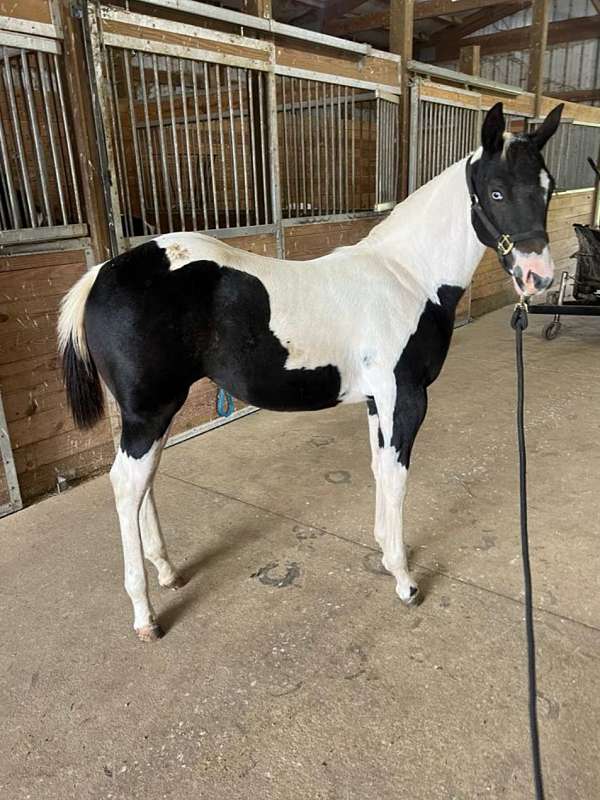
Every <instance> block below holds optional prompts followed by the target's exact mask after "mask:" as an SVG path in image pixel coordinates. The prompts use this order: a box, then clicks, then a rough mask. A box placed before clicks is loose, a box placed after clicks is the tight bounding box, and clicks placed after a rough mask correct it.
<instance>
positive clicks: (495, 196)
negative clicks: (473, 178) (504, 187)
mask: <svg viewBox="0 0 600 800" xmlns="http://www.w3.org/2000/svg"><path fill="white" fill-rule="evenodd" d="M492 200H504V195H503V194H502V192H498V191H495V192H492Z"/></svg>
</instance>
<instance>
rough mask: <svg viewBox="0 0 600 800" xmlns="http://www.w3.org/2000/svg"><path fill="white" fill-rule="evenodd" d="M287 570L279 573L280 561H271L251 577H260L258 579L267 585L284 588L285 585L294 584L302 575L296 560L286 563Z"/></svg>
mask: <svg viewBox="0 0 600 800" xmlns="http://www.w3.org/2000/svg"><path fill="white" fill-rule="evenodd" d="M284 569H285V572H284V574H283V575H281V574H277V572H276V570H279V572H281V570H280V569H279V562H278V561H271V562H270V563H269V564H266V565H265V566H264V567H260V568H259V569H258V570H257V571H256V572H254V573H253V574H252V575H251V576H250V577H251V578H258V580H259V581H260V582H261V583H262V584H264V585H265V586H274V587H275V588H277V589H283V588H284V587H285V586H292V584H294V582H295V581H296V580H297V579H298V578H299V577H300V567H299V566H298V564H297V563H296V562H295V561H289V562H286V563H285V566H284Z"/></svg>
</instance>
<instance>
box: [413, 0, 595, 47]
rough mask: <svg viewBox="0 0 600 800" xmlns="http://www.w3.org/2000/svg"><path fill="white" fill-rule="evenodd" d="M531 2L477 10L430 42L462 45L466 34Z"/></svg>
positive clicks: (432, 36)
mask: <svg viewBox="0 0 600 800" xmlns="http://www.w3.org/2000/svg"><path fill="white" fill-rule="evenodd" d="M598 2H599V3H600V0H598ZM531 3H532V0H517V2H509V3H507V4H505V5H500V6H495V7H494V8H484V9H482V10H481V11H476V12H475V13H474V14H469V16H468V17H463V19H462V20H461V22H460V23H459V24H458V25H453V26H448V27H446V28H442V29H441V30H439V31H436V32H435V33H434V34H432V35H431V36H430V37H429V42H430V43H431V44H434V45H435V44H438V43H444V42H446V43H448V42H450V41H452V42H456V43H458V44H459V46H460V40H461V39H463V38H464V37H465V36H470V35H471V34H472V33H477V31H479V30H481V29H482V28H486V27H487V26H488V25H493V24H494V22H499V21H500V20H501V19H504V17H510V16H511V15H512V14H516V13H517V12H519V11H523V9H525V8H529V6H530V5H531ZM465 46H466V43H465Z"/></svg>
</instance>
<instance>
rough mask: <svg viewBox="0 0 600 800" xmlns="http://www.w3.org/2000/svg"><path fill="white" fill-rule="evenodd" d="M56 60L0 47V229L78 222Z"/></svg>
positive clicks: (70, 147)
mask: <svg viewBox="0 0 600 800" xmlns="http://www.w3.org/2000/svg"><path fill="white" fill-rule="evenodd" d="M71 129H72V126H71V124H70V121H69V115H68V112H67V107H66V105H65V94H64V87H63V79H62V75H61V65H60V61H59V56H57V55H56V54H54V53H46V52H40V51H34V50H24V49H17V48H14V47H0V229H1V230H13V229H23V228H40V227H49V226H62V225H70V224H75V223H81V222H83V217H82V212H81V199H80V191H79V185H78V178H77V172H76V166H75V157H74V152H73V143H72V138H71Z"/></svg>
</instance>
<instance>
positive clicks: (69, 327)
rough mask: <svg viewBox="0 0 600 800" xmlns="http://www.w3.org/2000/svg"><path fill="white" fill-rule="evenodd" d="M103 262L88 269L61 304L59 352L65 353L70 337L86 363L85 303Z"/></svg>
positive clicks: (87, 357)
mask: <svg viewBox="0 0 600 800" xmlns="http://www.w3.org/2000/svg"><path fill="white" fill-rule="evenodd" d="M103 263H104V262H103ZM103 263H102V264H98V265H97V266H95V267H92V269H90V270H88V272H86V273H85V275H84V276H83V277H81V278H80V279H79V280H78V281H77V283H76V284H75V285H74V286H72V287H71V289H70V290H69V291H68V292H67V294H66V295H65V297H64V298H63V300H62V302H61V304H60V316H59V321H58V349H59V352H60V353H61V354H62V353H64V351H65V349H66V347H67V345H68V344H69V339H72V341H73V347H74V348H75V352H76V353H77V355H78V356H79V358H81V359H83V361H85V362H86V364H87V363H88V362H89V355H88V349H87V341H86V338H85V327H84V324H83V322H84V315H85V303H86V300H87V298H88V295H89V293H90V291H91V289H92V286H93V285H94V281H95V280H96V277H97V276H98V273H99V272H100V269H101V268H102V266H103Z"/></svg>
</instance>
